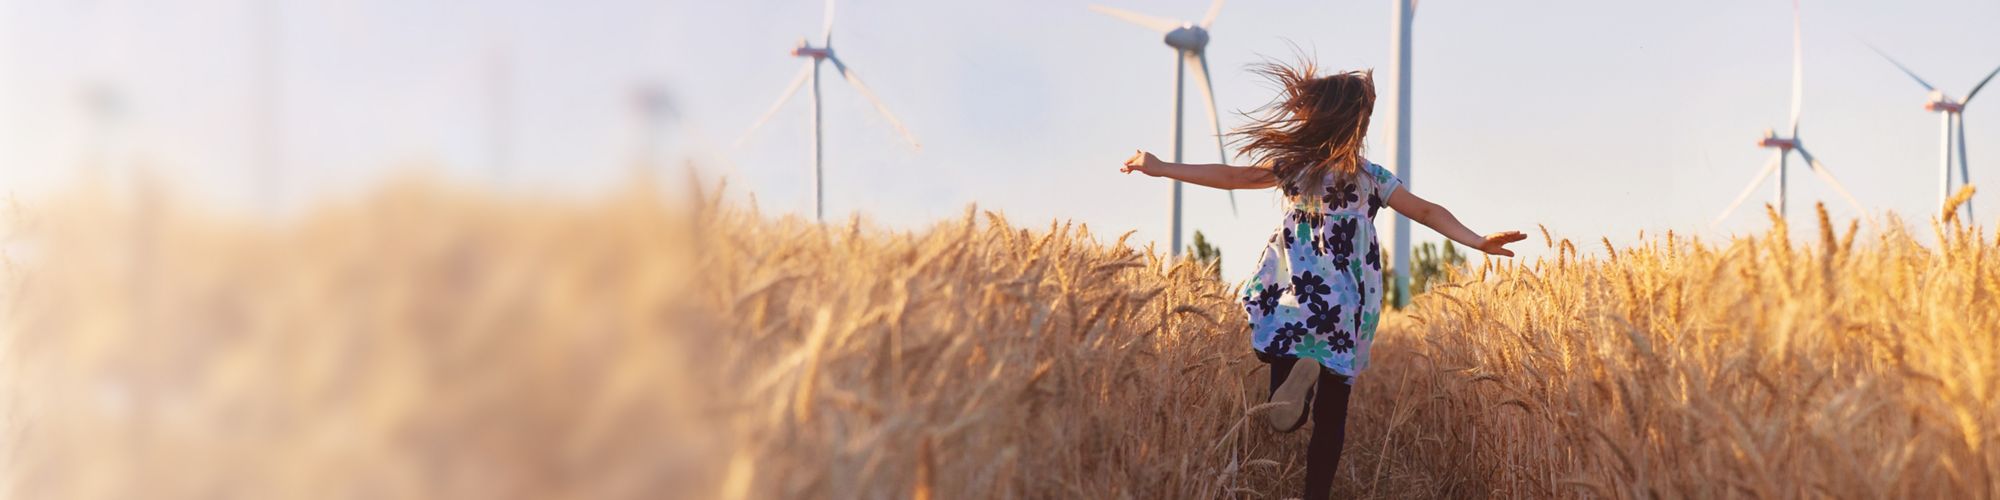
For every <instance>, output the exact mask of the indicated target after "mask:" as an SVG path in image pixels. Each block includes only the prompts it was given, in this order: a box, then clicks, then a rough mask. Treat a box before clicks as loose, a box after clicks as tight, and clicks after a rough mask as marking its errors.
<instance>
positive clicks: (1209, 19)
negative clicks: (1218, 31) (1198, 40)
mask: <svg viewBox="0 0 2000 500" xmlns="http://www.w3.org/2000/svg"><path fill="white" fill-rule="evenodd" d="M1223 1H1224V0H1215V3H1211V4H1208V13H1207V14H1202V16H1201V27H1203V28H1207V27H1208V25H1211V24H1215V16H1217V15H1221V14H1222V2H1223Z"/></svg>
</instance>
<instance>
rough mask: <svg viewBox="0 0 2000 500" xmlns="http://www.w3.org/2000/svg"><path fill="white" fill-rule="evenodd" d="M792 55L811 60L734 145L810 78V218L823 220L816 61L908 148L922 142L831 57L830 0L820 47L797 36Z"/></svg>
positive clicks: (823, 191) (827, 1)
mask: <svg viewBox="0 0 2000 500" xmlns="http://www.w3.org/2000/svg"><path fill="white" fill-rule="evenodd" d="M792 56H793V57H804V58H808V59H811V60H810V61H806V64H805V67H803V68H800V69H799V76H797V77H793V78H792V83H791V85H787V86H786V87H785V92H784V93H783V94H781V95H779V96H778V102H777V103H775V104H772V105H771V109H770V110H769V111H765V112H764V116H762V117H760V118H758V119H757V123H754V124H751V125H750V130H748V131H745V132H744V133H743V138H741V139H738V140H737V141H736V145H737V146H742V145H743V141H746V140H749V139H750V134H752V133H754V132H756V131H757V129H758V128H759V127H763V126H764V122H768V121H770V120H771V117H772V116H773V115H776V114H778V110H779V109H782V108H784V107H785V103H786V102H788V101H790V100H792V96H793V95H795V94H797V93H798V92H799V87H801V86H804V85H805V84H806V82H807V81H808V80H810V81H811V82H812V89H813V94H812V99H813V143H812V144H813V170H812V182H813V219H814V220H823V219H825V217H826V202H825V189H826V188H825V184H824V183H823V182H821V179H820V177H821V173H822V172H824V170H825V166H826V163H825V154H824V152H825V151H824V150H825V148H824V147H823V146H824V145H825V144H824V142H823V141H822V140H821V120H820V103H819V63H820V62H822V61H829V62H832V63H833V69H835V70H837V71H840V76H843V77H846V78H847V83H848V84H849V85H853V86H854V90H856V91H859V92H861V97H864V98H867V99H868V102H869V103H872V104H874V105H875V110H876V111H878V112H881V113H882V117H883V118H887V119H889V125H891V126H894V127H895V128H896V132H897V133H900V134H902V135H903V139H905V140H908V141H910V147H911V148H912V149H921V148H922V147H923V145H922V144H918V143H917V137H916V136H914V135H911V134H910V130H909V129H907V128H904V127H903V122H902V120H898V119H896V115H895V114H894V113H890V112H889V106H888V105H886V104H883V103H882V99H881V98H879V97H876V96H875V92H874V91H871V90H868V86H867V85H864V84H862V83H861V77H860V76H857V75H855V74H854V70H852V69H848V67H847V63H845V62H842V61H841V60H840V58H839V57H836V56H834V54H833V0H826V22H825V24H824V26H823V28H822V29H821V32H820V46H818V47H814V46H813V45H812V43H811V42H809V41H807V40H806V39H804V38H800V39H799V46H798V47H797V48H793V49H792Z"/></svg>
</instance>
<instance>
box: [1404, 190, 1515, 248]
mask: <svg viewBox="0 0 2000 500" xmlns="http://www.w3.org/2000/svg"><path fill="white" fill-rule="evenodd" d="M1389 208H1393V209H1396V213H1399V214H1403V216H1404V217H1409V218H1410V220H1413V221H1417V222H1419V223H1422V224H1423V225H1424V226H1426V227H1429V228H1431V229H1432V230H1435V231H1437V232H1438V234H1442V235H1444V237H1446V238H1451V240H1452V241H1456V242H1458V244H1460V245H1465V246H1468V247H1472V248H1477V249H1479V251H1481V252H1486V253H1489V254H1493V255H1499V256H1503V257H1513V256H1514V251H1513V250H1508V249H1507V244H1508V243H1513V242H1516V241H1521V240H1525V239H1528V235H1525V234H1521V232H1520V231H1507V232H1504V233H1493V234H1489V235H1485V236H1480V235H1479V233H1475V232H1472V229H1471V228H1468V227H1465V223H1462V222H1459V221H1458V216H1455V215H1452V214H1451V211H1450V210H1446V209H1445V208H1444V207H1443V206H1440V205H1438V204H1436V203H1431V202H1430V200H1425V199H1423V198H1419V197H1417V195H1415V194H1411V193H1410V190H1408V189H1403V188H1402V187H1400V186H1399V187H1397V188H1396V192H1395V193H1392V194H1390V195H1389Z"/></svg>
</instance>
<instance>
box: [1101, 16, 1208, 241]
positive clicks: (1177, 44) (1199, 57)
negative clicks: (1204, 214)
mask: <svg viewBox="0 0 2000 500" xmlns="http://www.w3.org/2000/svg"><path fill="white" fill-rule="evenodd" d="M1223 1H1224V0H1215V3H1211V4H1209V5H1208V14H1206V15H1203V16H1202V17H1201V22H1200V23H1199V24H1197V23H1190V22H1185V21H1174V20H1170V19H1161V18H1157V17H1153V16H1148V15H1145V14H1140V13H1137V12H1132V11H1128V10H1122V9H1114V8H1111V7H1105V6H1102V5H1092V6H1090V10H1094V11H1097V12H1099V13H1103V14H1105V15H1109V16H1111V17H1116V18H1118V19H1121V20H1124V21H1126V22H1129V23H1132V24H1137V25H1139V26H1143V27H1146V28H1149V29H1152V30H1153V31H1157V32H1160V33H1162V34H1164V35H1166V42H1167V46H1168V47H1173V49H1174V56H1175V58H1174V155H1173V156H1174V159H1173V161H1174V162H1175V163H1180V161H1181V128H1182V127H1181V102H1182V101H1183V99H1182V97H1181V96H1182V94H1184V93H1185V91H1184V90H1183V89H1182V87H1183V86H1185V82H1184V81H1185V80H1186V74H1187V68H1188V66H1189V65H1190V64H1192V65H1193V66H1194V77H1195V79H1196V80H1200V82H1199V83H1200V84H1201V95H1202V97H1203V100H1202V102H1203V103H1205V104H1207V105H1208V123H1209V130H1211V131H1213V132H1215V149H1216V150H1217V151H1218V152H1219V153H1220V154H1221V155H1222V161H1224V162H1227V161H1229V150H1228V149H1227V148H1225V147H1223V145H1222V120H1221V118H1220V117H1218V116H1216V112H1215V87H1214V85H1213V84H1212V83H1211V82H1210V80H1209V78H1208V41H1209V36H1208V27H1209V25H1212V24H1215V16H1216V15H1217V14H1220V13H1222V2H1223ZM1229 211H1230V213H1235V212H1236V193H1234V192H1231V193H1229ZM1172 231H1173V237H1172V238H1170V241H1171V242H1172V243H1171V244H1170V247H1169V248H1171V249H1172V250H1173V254H1174V255H1180V254H1181V181H1174V210H1173V226H1172Z"/></svg>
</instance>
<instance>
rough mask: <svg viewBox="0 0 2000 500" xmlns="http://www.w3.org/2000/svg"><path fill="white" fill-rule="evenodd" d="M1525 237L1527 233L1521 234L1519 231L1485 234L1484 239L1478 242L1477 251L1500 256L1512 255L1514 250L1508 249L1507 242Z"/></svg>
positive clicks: (1526, 237)
mask: <svg viewBox="0 0 2000 500" xmlns="http://www.w3.org/2000/svg"><path fill="white" fill-rule="evenodd" d="M1525 239H1528V235H1525V234H1521V232H1520V231H1508V232H1504V233H1493V234H1489V235H1486V239H1485V241H1481V242H1479V251H1481V252H1486V253H1489V254H1493V255H1498V256H1501V257H1513V256H1514V251H1513V250H1508V249H1507V244H1508V243H1513V242H1516V241H1521V240H1525Z"/></svg>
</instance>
